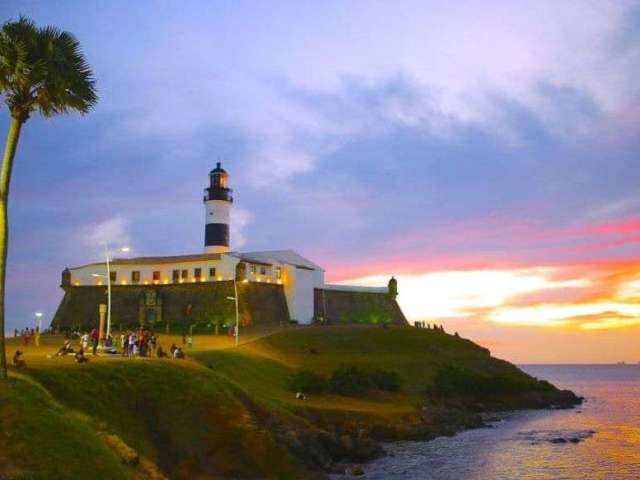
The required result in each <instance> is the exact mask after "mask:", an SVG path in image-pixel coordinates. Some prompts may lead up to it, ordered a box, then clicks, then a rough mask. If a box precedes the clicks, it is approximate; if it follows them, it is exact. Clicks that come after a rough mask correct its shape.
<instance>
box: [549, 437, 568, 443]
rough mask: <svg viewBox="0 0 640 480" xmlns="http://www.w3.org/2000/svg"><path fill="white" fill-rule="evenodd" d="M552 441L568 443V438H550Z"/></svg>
mask: <svg viewBox="0 0 640 480" xmlns="http://www.w3.org/2000/svg"><path fill="white" fill-rule="evenodd" d="M549 441H550V442H551V443H567V439H566V438H560V437H557V438H552V439H551V440H549Z"/></svg>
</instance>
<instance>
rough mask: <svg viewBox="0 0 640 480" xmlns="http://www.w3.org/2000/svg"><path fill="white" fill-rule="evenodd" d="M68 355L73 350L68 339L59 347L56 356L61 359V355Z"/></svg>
mask: <svg viewBox="0 0 640 480" xmlns="http://www.w3.org/2000/svg"><path fill="white" fill-rule="evenodd" d="M68 353H73V348H71V340H69V339H67V340H65V341H64V344H63V345H62V347H60V350H58V353H56V355H57V356H59V357H62V356H63V355H66V354H68Z"/></svg>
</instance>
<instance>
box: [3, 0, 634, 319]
mask: <svg viewBox="0 0 640 480" xmlns="http://www.w3.org/2000/svg"><path fill="white" fill-rule="evenodd" d="M451 5H452V4H451V2H426V1H416V2H410V1H409V2H402V1H400V2H357V1H352V2H242V1H238V2H205V1H201V2H193V1H182V2H117V1H102V2H77V1H75V2H71V1H68V2H64V1H51V0H49V1H46V2H45V1H42V2H29V1H20V2H17V1H9V2H3V3H2V4H1V5H0V14H1V15H0V18H2V19H5V20H6V19H9V18H17V16H18V15H19V14H25V15H27V16H29V17H31V18H33V19H34V20H35V21H36V22H37V23H38V24H40V25H43V24H53V25H56V26H58V27H60V28H62V29H65V30H69V31H71V32H73V33H74V34H75V35H76V36H77V37H78V38H79V40H80V42H81V44H82V46H83V49H84V51H85V54H86V56H87V59H88V61H89V63H90V64H91V65H92V66H93V68H94V71H95V75H96V77H97V81H98V89H99V93H100V97H101V99H100V103H99V105H98V107H97V108H96V110H95V111H94V112H92V113H91V114H90V115H88V116H86V117H85V118H81V117H79V116H75V115H71V116H67V117H61V118H55V119H51V120H46V121H45V120H43V119H41V118H38V117H34V118H33V119H32V120H30V121H29V123H28V124H27V126H26V128H25V129H24V130H23V132H24V133H23V136H22V138H21V143H20V146H19V150H18V154H17V160H16V167H15V169H14V177H13V184H12V197H11V211H10V213H11V237H10V239H11V246H10V259H9V277H8V300H7V301H8V307H7V308H8V327H9V329H11V330H12V329H13V328H14V327H21V326H23V325H26V324H28V323H30V322H32V320H33V313H34V312H35V311H36V310H41V311H43V312H45V316H46V317H47V318H48V319H50V318H51V316H52V315H53V313H54V312H55V308H56V306H57V303H58V302H59V300H60V298H61V293H62V292H61V290H60V289H59V288H58V284H59V275H60V271H61V270H62V269H63V268H64V267H65V266H66V265H70V266H73V265H78V264H82V263H84V262H88V261H94V260H97V259H99V257H100V250H101V242H102V241H103V240H104V239H106V240H108V241H109V242H110V243H111V244H113V245H118V244H127V245H130V246H131V247H132V254H135V255H160V254H181V253H190V252H199V251H201V249H202V243H203V207H202V204H201V192H202V189H203V188H204V187H205V183H206V181H207V173H208V171H209V170H210V169H211V168H212V167H213V166H214V165H215V162H216V161H222V162H223V164H224V166H225V168H226V169H227V170H228V171H229V172H230V175H231V186H232V187H233V188H234V190H235V197H236V203H235V206H234V208H235V216H234V220H233V222H234V224H233V232H232V243H233V247H234V248H238V249H246V250H259V249H280V248H293V249H296V250H297V251H299V252H300V253H302V254H303V255H306V256H309V257H310V258H311V259H313V260H314V261H316V262H317V263H320V264H323V265H326V267H327V270H328V272H327V273H328V277H329V278H330V279H334V280H348V279H349V278H354V277H366V276H367V275H376V274H380V275H386V274H390V273H397V271H399V272H400V273H402V272H404V273H407V272H412V273H426V272H430V271H433V270H434V269H437V270H455V269H462V270H468V269H473V268H476V269H477V268H480V267H482V268H493V269H496V268H507V267H508V268H516V267H518V268H519V267H522V266H526V267H530V266H540V265H550V264H553V265H557V264H563V265H566V264H584V263H585V262H587V263H590V262H594V261H604V262H613V261H618V260H624V261H625V262H629V261H633V259H635V258H637V257H638V253H639V252H640V248H638V245H639V243H640V227H633V226H632V227H631V230H630V231H627V230H624V231H623V233H618V231H617V230H616V231H614V232H613V233H612V232H611V231H608V232H607V233H606V234H603V233H599V232H600V230H597V229H598V228H604V227H602V226H603V225H605V226H606V225H609V226H610V227H609V228H617V227H611V226H612V225H613V226H616V225H626V223H625V222H628V221H630V220H633V219H636V218H637V217H638V212H639V209H640V193H639V189H638V186H639V185H640V164H639V163H638V162H639V158H638V156H639V155H638V154H639V152H640V150H639V147H640V137H639V136H638V133H640V103H639V99H640V82H638V78H640V7H639V4H638V2H627V1H621V0H620V1H612V2H606V1H602V2H570V1H567V2H557V1H549V2H544V1H542V2H541V1H532V2H520V1H515V2H514V1H508V2H488V1H478V2H464V3H461V4H458V5H457V6H453V7H452V6H451ZM7 125H8V119H7V113H6V111H5V114H4V115H0V131H6V128H7ZM632 225H634V224H632ZM620 228H623V227H620ZM576 232H577V233H576ZM594 232H595V233H594ZM602 235H608V236H607V237H606V238H602ZM611 235H613V237H611ZM479 266H480V267H479ZM401 291H402V285H401ZM425 298H428V292H427V293H425ZM639 314H640V312H639ZM425 315H427V313H425ZM467 320H468V319H467ZM639 323H640V321H639ZM634 332H636V331H635V330H634Z"/></svg>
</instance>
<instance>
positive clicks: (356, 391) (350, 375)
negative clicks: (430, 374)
mask: <svg viewBox="0 0 640 480" xmlns="http://www.w3.org/2000/svg"><path fill="white" fill-rule="evenodd" d="M400 385H401V381H400V375H398V374H397V373H396V372H390V371H387V370H382V369H364V368H361V367H356V366H353V365H351V366H343V367H340V368H338V369H336V370H334V372H333V374H332V375H331V380H329V386H330V388H331V391H332V392H334V393H337V394H338V395H345V396H347V397H360V396H363V395H365V394H366V393H367V391H369V390H370V389H372V388H377V389H379V390H385V391H387V392H397V391H398V390H400Z"/></svg>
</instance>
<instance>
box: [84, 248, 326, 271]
mask: <svg viewBox="0 0 640 480" xmlns="http://www.w3.org/2000/svg"><path fill="white" fill-rule="evenodd" d="M222 255H227V254H221V253H199V254H192V255H170V256H166V257H132V258H114V259H113V260H112V261H111V265H113V266H117V265H158V264H167V263H186V262H206V261H211V260H220V259H221V258H222ZM228 255H233V256H234V257H236V258H238V259H240V260H242V261H243V262H249V263H255V264H257V265H266V266H271V265H273V264H274V263H286V264H289V265H293V266H295V267H297V268H302V269H307V270H322V271H324V269H323V268H322V267H320V266H319V265H316V264H315V263H313V262H312V261H311V260H309V259H307V258H305V257H303V256H302V255H299V254H298V253H296V252H294V251H293V250H265V251H262V252H243V253H240V252H229V253H228ZM93 265H104V262H94V263H89V264H87V265H81V266H79V267H72V268H71V269H72V270H77V269H80V268H85V267H90V266H93Z"/></svg>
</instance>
